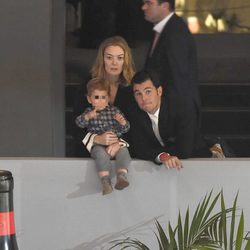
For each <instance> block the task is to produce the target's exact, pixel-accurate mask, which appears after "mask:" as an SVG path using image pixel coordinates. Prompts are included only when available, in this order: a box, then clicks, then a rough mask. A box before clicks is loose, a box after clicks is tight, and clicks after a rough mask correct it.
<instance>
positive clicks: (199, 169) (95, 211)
mask: <svg viewBox="0 0 250 250" xmlns="http://www.w3.org/2000/svg"><path fill="white" fill-rule="evenodd" d="M249 165H250V159H230V160H228V159H225V160H213V159H208V160H207V159H202V160H199V159H197V160H186V161H184V169H183V170H181V171H175V170H166V169H165V168H163V167H160V166H156V165H154V164H152V163H150V162H146V161H138V160H134V161H133V162H132V164H131V167H130V171H129V180H130V186H129V187H128V188H127V189H125V190H123V191H117V190H114V191H113V193H111V194H109V195H106V196H103V195H102V194H101V185H100V183H99V180H98V178H97V174H96V172H95V167H94V162H93V161H92V160H88V159H86V160H80V159H42V158H41V159H39V158H33V159H32V158H26V159H25V158H16V159H15V158H12V159H8V158H0V168H1V169H6V170H10V171H12V173H13V176H14V181H15V187H14V209H15V224H16V232H17V233H16V234H17V240H18V244H19V249H20V250H23V249H25V250H34V249H35V250H44V249H46V250H83V249H84V250H97V249H99V250H100V249H107V248H108V243H109V242H110V241H111V240H114V239H117V238H124V237H125V236H132V237H137V238H139V239H142V240H143V241H144V242H145V243H147V244H148V245H149V246H150V247H151V248H150V249H157V247H156V244H157V243H156V240H155V238H154V235H153V231H156V228H155V226H154V218H158V217H159V220H160V222H161V223H162V224H163V225H166V224H167V222H168V220H169V219H171V221H172V223H173V225H175V222H176V218H177V214H178V211H179V209H181V211H182V212H183V213H184V211H186V208H187V207H188V206H189V207H190V209H191V213H192V211H193V208H194V207H196V206H197V203H198V202H199V201H200V200H201V198H202V197H204V195H205V194H206V193H208V192H210V191H211V189H214V193H217V192H219V191H220V190H221V188H223V190H224V195H225V202H226V206H227V207H230V206H232V203H233V199H234V197H235V195H236V193H237V191H239V202H238V205H239V207H240V208H243V209H244V213H245V222H246V230H249V229H250V223H249V219H250V199H249V176H250V168H249ZM114 181H115V179H113V182H114Z"/></svg>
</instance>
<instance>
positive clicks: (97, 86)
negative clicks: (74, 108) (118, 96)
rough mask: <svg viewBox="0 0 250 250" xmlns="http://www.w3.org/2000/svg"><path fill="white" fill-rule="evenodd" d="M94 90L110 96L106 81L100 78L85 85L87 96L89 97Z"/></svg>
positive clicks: (93, 79)
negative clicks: (104, 92)
mask: <svg viewBox="0 0 250 250" xmlns="http://www.w3.org/2000/svg"><path fill="white" fill-rule="evenodd" d="M95 90H103V91H106V92H107V94H108V96H110V85H109V83H108V81H107V80H105V79H100V78H92V79H91V80H89V81H88V83H87V95H88V96H91V95H92V93H93V92H94V91H95Z"/></svg>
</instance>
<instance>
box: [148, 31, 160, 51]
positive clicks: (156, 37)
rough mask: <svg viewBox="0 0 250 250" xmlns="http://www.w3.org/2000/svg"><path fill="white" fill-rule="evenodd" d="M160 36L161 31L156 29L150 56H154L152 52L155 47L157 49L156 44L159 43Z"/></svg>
mask: <svg viewBox="0 0 250 250" xmlns="http://www.w3.org/2000/svg"><path fill="white" fill-rule="evenodd" d="M159 37H160V33H159V32H157V31H155V36H154V41H153V43H152V47H151V50H150V56H152V54H153V51H154V49H155V45H156V43H157V41H158V39H159Z"/></svg>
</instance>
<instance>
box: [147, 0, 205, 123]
mask: <svg viewBox="0 0 250 250" xmlns="http://www.w3.org/2000/svg"><path fill="white" fill-rule="evenodd" d="M142 10H143V11H144V15H145V19H146V20H147V21H149V22H151V23H153V24H154V28H153V30H154V32H155V38H154V40H153V41H152V43H151V46H150V48H149V51H148V55H147V58H146V63H145V68H146V69H153V70H154V71H156V72H157V73H158V75H159V78H160V81H161V83H162V84H163V93H164V94H165V93H166V92H167V93H168V94H172V93H173V94H175V95H179V96H186V97H187V98H190V100H191V101H192V102H193V104H194V106H195V109H196V112H197V114H198V116H197V118H198V119H200V108H201V104H200V95H199V87H198V80H197V55H196V46H195V42H194V39H193V37H192V35H191V33H190V31H189V29H188V27H187V25H186V24H185V22H184V21H183V20H182V18H181V17H179V16H177V15H176V14H175V12H174V11H175V0H143V6H142ZM198 121H199V120H198ZM198 121H197V122H198Z"/></svg>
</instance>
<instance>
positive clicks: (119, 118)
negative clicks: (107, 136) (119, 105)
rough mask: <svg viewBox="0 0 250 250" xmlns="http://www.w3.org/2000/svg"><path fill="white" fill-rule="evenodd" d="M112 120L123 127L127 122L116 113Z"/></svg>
mask: <svg viewBox="0 0 250 250" xmlns="http://www.w3.org/2000/svg"><path fill="white" fill-rule="evenodd" d="M114 119H115V120H116V121H118V122H119V123H120V124H121V125H122V126H125V125H126V123H127V121H126V119H125V118H124V116H123V115H122V114H121V113H116V114H115V115H114Z"/></svg>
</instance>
